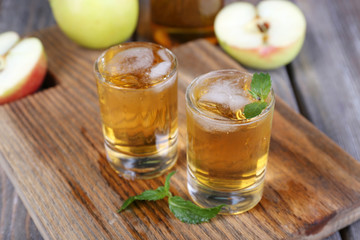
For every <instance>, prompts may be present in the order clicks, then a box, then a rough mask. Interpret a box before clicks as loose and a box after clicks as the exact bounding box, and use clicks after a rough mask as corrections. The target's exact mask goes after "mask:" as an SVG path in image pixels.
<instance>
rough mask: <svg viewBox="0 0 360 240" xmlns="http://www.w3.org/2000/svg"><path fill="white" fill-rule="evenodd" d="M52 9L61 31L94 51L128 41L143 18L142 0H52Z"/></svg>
mask: <svg viewBox="0 0 360 240" xmlns="http://www.w3.org/2000/svg"><path fill="white" fill-rule="evenodd" d="M50 6H51V9H52V11H53V14H54V17H55V19H56V22H57V23H58V25H59V26H60V28H61V30H62V31H63V32H64V33H65V34H66V35H67V36H68V37H69V38H70V39H72V40H73V41H74V42H76V43H78V44H79V45H81V46H84V47H87V48H93V49H102V48H107V47H110V46H112V45H115V44H118V43H120V42H123V41H125V40H127V39H128V38H129V37H130V36H131V35H132V34H133V32H134V31H135V28H136V25H137V20H138V15H139V2H138V0H50Z"/></svg>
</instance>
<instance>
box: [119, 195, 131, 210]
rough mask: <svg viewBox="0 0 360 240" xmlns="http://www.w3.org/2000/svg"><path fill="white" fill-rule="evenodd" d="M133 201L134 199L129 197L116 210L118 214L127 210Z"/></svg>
mask: <svg viewBox="0 0 360 240" xmlns="http://www.w3.org/2000/svg"><path fill="white" fill-rule="evenodd" d="M133 201H135V197H129V198H128V199H127V200H126V201H125V202H124V203H123V205H122V206H121V208H120V209H119V210H118V212H121V211H123V210H124V209H125V208H127V207H128V206H129V205H130V204H132V202H133Z"/></svg>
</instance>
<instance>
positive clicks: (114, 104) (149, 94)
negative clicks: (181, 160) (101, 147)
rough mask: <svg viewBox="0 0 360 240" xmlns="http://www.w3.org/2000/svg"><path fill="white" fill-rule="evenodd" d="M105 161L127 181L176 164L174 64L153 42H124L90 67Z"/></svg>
mask: <svg viewBox="0 0 360 240" xmlns="http://www.w3.org/2000/svg"><path fill="white" fill-rule="evenodd" d="M95 76H96V80H97V87H98V95H99V102H100V111H101V116H102V128H103V133H104V137H105V150H106V155H107V159H108V161H109V163H110V165H111V166H112V167H113V169H115V171H116V172H117V173H118V174H119V175H120V176H122V177H125V178H128V179H136V178H142V179H146V178H153V177H156V176H159V175H161V174H162V173H164V172H165V171H167V170H168V169H169V168H171V167H172V166H173V165H174V164H175V162H176V159H177V156H178V152H177V133H178V123H177V60H176V57H175V55H174V54H173V53H172V52H171V51H170V50H168V49H166V48H164V47H162V46H160V45H157V44H153V43H145V42H133V43H124V44H121V45H118V46H114V47H112V48H110V49H108V50H106V51H105V52H104V53H103V54H102V55H101V56H100V57H99V58H98V59H97V60H96V62H95Z"/></svg>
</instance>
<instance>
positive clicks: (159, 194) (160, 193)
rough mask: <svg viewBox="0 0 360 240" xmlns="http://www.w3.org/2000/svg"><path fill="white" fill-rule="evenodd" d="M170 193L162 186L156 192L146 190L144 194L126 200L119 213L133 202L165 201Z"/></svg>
mask: <svg viewBox="0 0 360 240" xmlns="http://www.w3.org/2000/svg"><path fill="white" fill-rule="evenodd" d="M168 194H169V193H168V191H165V187H164V186H161V187H158V188H157V189H156V190H146V191H144V192H143V193H141V194H139V195H137V196H133V197H130V198H129V199H128V200H126V201H125V202H124V203H123V205H122V206H121V208H120V209H119V211H118V212H121V211H122V210H124V209H125V208H127V207H128V206H129V205H130V204H131V203H132V202H133V201H135V200H147V201H156V200H160V199H163V198H164V197H166V196H168Z"/></svg>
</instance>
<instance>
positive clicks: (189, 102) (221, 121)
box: [185, 69, 275, 126]
mask: <svg viewBox="0 0 360 240" xmlns="http://www.w3.org/2000/svg"><path fill="white" fill-rule="evenodd" d="M231 72H233V73H238V74H246V75H253V74H251V73H249V72H245V71H240V70H237V69H222V70H215V71H211V72H208V73H205V74H202V75H200V76H198V77H196V78H195V79H194V80H192V81H191V83H190V84H189V85H188V87H187V88H186V93H185V100H186V107H188V108H189V109H191V110H192V111H193V112H195V114H197V115H200V116H202V117H205V118H206V119H209V120H211V121H214V122H217V123H219V124H231V125H235V126H240V125H249V124H253V123H255V122H258V121H260V120H262V119H263V118H265V117H266V116H267V115H268V114H269V113H270V112H271V111H270V110H271V108H272V107H273V106H274V104H275V93H274V89H273V88H272V87H271V90H270V94H269V95H268V97H271V101H270V103H269V105H268V106H267V107H266V108H265V109H264V110H263V111H262V112H261V114H260V115H258V116H256V117H253V118H250V119H241V120H233V119H218V118H214V117H212V116H209V115H208V114H206V113H204V112H203V111H200V110H199V108H198V107H196V105H195V104H194V102H193V100H192V99H191V96H190V95H191V92H192V90H193V88H194V87H195V85H196V83H198V82H199V81H201V80H203V79H207V78H209V77H211V76H213V74H219V73H231Z"/></svg>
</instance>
